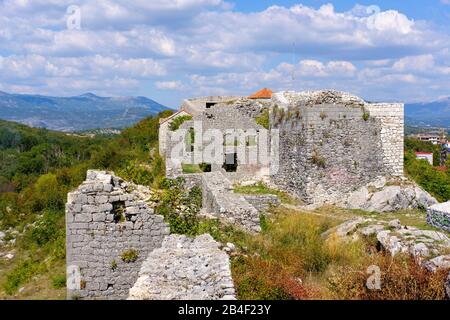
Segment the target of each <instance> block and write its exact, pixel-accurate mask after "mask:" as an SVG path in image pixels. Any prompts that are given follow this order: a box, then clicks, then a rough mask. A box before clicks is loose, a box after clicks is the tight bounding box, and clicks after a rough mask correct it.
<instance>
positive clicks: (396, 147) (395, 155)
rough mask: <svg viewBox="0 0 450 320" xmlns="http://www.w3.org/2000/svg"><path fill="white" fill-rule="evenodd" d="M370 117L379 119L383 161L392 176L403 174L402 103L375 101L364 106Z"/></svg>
mask: <svg viewBox="0 0 450 320" xmlns="http://www.w3.org/2000/svg"><path fill="white" fill-rule="evenodd" d="M365 108H366V109H367V111H368V112H369V114H370V116H371V117H374V118H376V119H378V120H379V121H380V124H381V131H380V139H381V150H382V152H383V163H384V167H385V168H386V170H387V172H388V173H389V174H390V175H392V176H403V161H404V160H403V159H404V155H403V152H404V130H405V128H404V105H403V104H401V103H393V104H392V103H391V104H390V103H375V104H367V105H366V106H365Z"/></svg>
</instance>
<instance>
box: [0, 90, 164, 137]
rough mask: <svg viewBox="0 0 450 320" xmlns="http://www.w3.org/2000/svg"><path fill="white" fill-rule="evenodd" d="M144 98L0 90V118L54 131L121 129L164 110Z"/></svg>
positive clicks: (160, 105) (162, 107)
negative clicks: (49, 95)
mask: <svg viewBox="0 0 450 320" xmlns="http://www.w3.org/2000/svg"><path fill="white" fill-rule="evenodd" d="M167 109H168V108H167V107H166V106H163V105H162V104H159V103H157V102H156V101H154V100H151V99H148V98H146V97H100V96H97V95H95V94H93V93H86V94H83V95H80V96H75V97H48V96H42V95H29V94H9V93H5V92H1V91H0V119H4V120H10V121H16V122H19V123H23V124H26V125H28V126H31V127H40V128H48V129H51V130H57V131H66V132H70V131H82V130H89V129H97V128H118V129H120V128H124V127H128V126H131V125H133V124H134V123H136V122H138V121H139V120H141V119H143V118H145V117H147V116H150V115H155V114H157V113H159V112H161V111H164V110H167Z"/></svg>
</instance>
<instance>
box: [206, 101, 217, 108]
mask: <svg viewBox="0 0 450 320" xmlns="http://www.w3.org/2000/svg"><path fill="white" fill-rule="evenodd" d="M216 104H217V102H207V103H206V109H211V107H212V106H215V105H216Z"/></svg>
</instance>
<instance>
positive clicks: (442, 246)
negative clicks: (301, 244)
mask: <svg viewBox="0 0 450 320" xmlns="http://www.w3.org/2000/svg"><path fill="white" fill-rule="evenodd" d="M331 235H335V236H338V237H340V238H344V239H348V240H353V239H357V238H359V236H365V237H371V236H373V237H375V238H376V239H377V241H378V243H379V244H380V245H381V247H382V248H383V249H384V250H386V252H388V253H390V254H391V255H392V256H395V255H396V254H399V253H409V254H410V255H412V256H414V257H415V258H417V259H420V260H427V259H429V258H431V257H436V256H439V255H440V254H442V253H445V252H446V251H448V250H449V249H450V238H449V237H448V236H447V235H446V234H445V233H443V232H439V231H434V230H421V229H419V228H417V227H413V226H403V225H402V224H401V223H400V221H399V220H398V219H395V220H391V221H389V222H388V221H380V220H375V219H372V218H355V219H351V220H348V221H346V222H344V223H342V224H340V225H338V226H337V227H335V228H333V229H330V230H329V231H327V232H325V233H323V235H322V236H323V237H325V238H329V237H330V236H331ZM446 261H448V257H447V256H442V257H441V258H439V259H437V260H431V261H430V262H429V263H430V269H433V267H432V265H435V266H438V267H439V268H442V267H443V268H445V265H446V264H445V263H447V262H446ZM449 263H450V261H449Z"/></svg>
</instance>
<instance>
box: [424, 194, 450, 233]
mask: <svg viewBox="0 0 450 320" xmlns="http://www.w3.org/2000/svg"><path fill="white" fill-rule="evenodd" d="M427 222H428V224H430V225H432V226H434V227H436V228H440V229H442V230H445V231H447V232H450V201H449V202H445V203H439V204H435V205H434V206H431V207H429V208H428V209H427Z"/></svg>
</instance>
